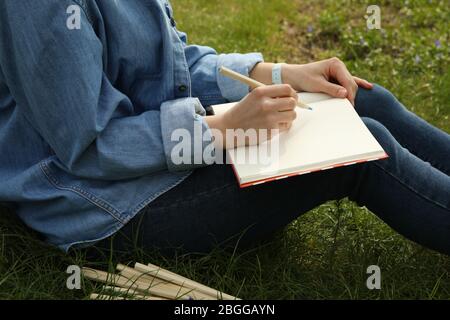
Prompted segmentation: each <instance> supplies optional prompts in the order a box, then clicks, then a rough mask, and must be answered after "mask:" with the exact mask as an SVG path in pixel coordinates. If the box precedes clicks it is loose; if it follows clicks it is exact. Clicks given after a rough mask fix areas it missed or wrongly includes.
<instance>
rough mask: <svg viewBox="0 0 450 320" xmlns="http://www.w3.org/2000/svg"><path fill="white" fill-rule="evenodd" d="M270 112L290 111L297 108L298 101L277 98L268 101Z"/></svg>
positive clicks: (290, 98)
mask: <svg viewBox="0 0 450 320" xmlns="http://www.w3.org/2000/svg"><path fill="white" fill-rule="evenodd" d="M268 103H269V106H270V107H269V108H270V110H273V111H278V112H284V111H292V110H295V108H296V107H297V103H298V100H296V99H294V98H292V97H289V98H278V99H271V100H269V101H268Z"/></svg>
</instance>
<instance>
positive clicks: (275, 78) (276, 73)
mask: <svg viewBox="0 0 450 320" xmlns="http://www.w3.org/2000/svg"><path fill="white" fill-rule="evenodd" d="M282 66H283V65H282V64H281V63H277V64H275V65H274V66H273V68H272V83H273V84H283V78H282V77H281V69H282Z"/></svg>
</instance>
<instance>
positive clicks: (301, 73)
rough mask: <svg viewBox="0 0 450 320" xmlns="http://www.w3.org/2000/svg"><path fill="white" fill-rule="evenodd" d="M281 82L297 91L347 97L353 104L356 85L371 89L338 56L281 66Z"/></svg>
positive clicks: (371, 86) (370, 86) (369, 84)
mask: <svg viewBox="0 0 450 320" xmlns="http://www.w3.org/2000/svg"><path fill="white" fill-rule="evenodd" d="M283 82H284V83H288V84H290V85H291V86H292V87H293V88H294V89H295V90H297V91H307V92H323V93H327V94H329V95H331V96H333V97H336V98H347V99H348V100H350V102H351V103H352V104H353V105H355V98H356V93H357V91H358V87H359V86H360V87H362V88H365V89H372V88H373V84H371V83H370V82H368V81H366V80H364V79H360V78H358V77H354V76H352V75H351V74H350V72H349V71H348V69H347V67H346V66H345V64H344V63H343V62H342V61H341V60H339V59H338V58H331V59H327V60H323V61H319V62H314V63H309V64H304V65H294V64H286V65H284V66H283Z"/></svg>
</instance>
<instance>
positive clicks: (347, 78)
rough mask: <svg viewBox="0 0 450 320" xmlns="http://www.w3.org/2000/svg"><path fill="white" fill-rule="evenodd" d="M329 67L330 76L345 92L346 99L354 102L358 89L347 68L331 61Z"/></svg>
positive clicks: (341, 63) (340, 63)
mask: <svg viewBox="0 0 450 320" xmlns="http://www.w3.org/2000/svg"><path fill="white" fill-rule="evenodd" d="M333 61H334V62H333V63H332V66H331V70H330V71H331V72H330V73H331V76H332V77H333V78H334V79H336V80H337V82H338V83H339V84H340V85H342V86H343V87H344V88H345V89H346V90H347V93H348V95H347V98H348V99H349V100H350V101H354V100H355V96H356V90H357V88H358V85H357V84H356V82H355V80H354V79H353V77H352V75H351V74H350V72H349V71H348V70H347V67H346V66H345V64H344V63H343V62H341V61H339V60H337V61H336V60H333Z"/></svg>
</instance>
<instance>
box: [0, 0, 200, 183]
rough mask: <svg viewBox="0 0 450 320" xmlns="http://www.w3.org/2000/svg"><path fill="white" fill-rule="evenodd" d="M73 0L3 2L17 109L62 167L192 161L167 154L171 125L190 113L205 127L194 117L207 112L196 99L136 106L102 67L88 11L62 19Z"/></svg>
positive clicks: (2, 29)
mask: <svg viewBox="0 0 450 320" xmlns="http://www.w3.org/2000/svg"><path fill="white" fill-rule="evenodd" d="M73 3H74V2H72V1H69V0H49V1H48V2H47V3H46V5H45V6H42V5H41V4H40V1H32V0H21V1H2V2H1V3H0V43H1V44H2V45H1V46H0V66H1V68H2V72H3V74H4V77H5V79H6V83H7V85H8V88H9V90H10V93H11V96H12V97H13V98H14V101H15V103H16V104H17V109H18V112H19V113H20V115H21V116H24V117H25V118H26V119H27V120H28V123H29V124H30V126H32V127H33V128H34V129H35V130H36V131H37V132H38V133H39V134H40V135H41V137H42V138H43V140H44V141H45V142H46V143H47V144H48V146H49V149H51V153H52V154H54V156H55V158H56V161H57V162H58V163H59V165H60V166H61V168H63V169H64V170H66V171H67V172H69V173H71V174H74V175H76V176H79V177H85V178H90V179H100V180H120V179H129V178H136V177H140V176H143V175H146V174H151V173H154V172H157V171H164V170H167V169H169V170H187V169H192V168H194V167H196V164H195V163H194V162H192V163H189V161H187V162H186V163H184V164H183V165H180V166H176V165H174V164H173V162H172V161H171V159H169V158H167V157H170V156H171V154H172V152H171V149H172V146H173V143H172V142H171V138H172V136H171V132H172V131H173V130H175V129H183V128H184V129H185V130H187V131H188V132H191V133H193V130H194V125H193V123H194V121H193V120H196V121H195V123H199V124H201V126H200V127H201V128H204V129H205V130H206V129H207V126H206V123H205V122H204V120H203V119H199V118H198V117H201V115H202V114H203V112H204V109H203V108H202V107H201V105H200V103H199V101H198V99H194V98H184V99H180V100H175V101H167V102H165V103H164V104H163V105H162V106H152V108H149V109H150V111H147V112H143V113H139V114H137V113H135V112H134V110H135V107H134V105H133V103H132V101H131V100H130V99H129V98H128V97H127V95H125V94H124V93H122V92H120V91H119V90H117V89H116V88H115V87H114V86H113V85H112V83H111V82H110V81H109V79H108V77H107V76H106V75H105V72H104V71H103V63H104V61H103V46H102V42H101V41H100V39H99V38H98V37H97V35H96V33H95V32H94V30H93V28H92V26H91V24H90V23H89V21H88V19H87V17H86V16H85V15H84V14H83V15H82V19H81V28H79V29H76V30H69V29H68V28H67V27H66V18H67V16H66V8H67V7H68V6H69V5H72V4H73ZM30 12H32V13H33V14H32V15H31V16H29V14H30ZM43 30H47V31H45V32H43ZM49 30H51V31H49ZM6 44H8V45H6ZM159 107H161V108H159ZM206 136H207V134H206ZM200 145H201V144H200ZM199 153H202V150H199V151H196V152H193V153H192V157H198V154H199ZM200 165H201V164H200Z"/></svg>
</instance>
